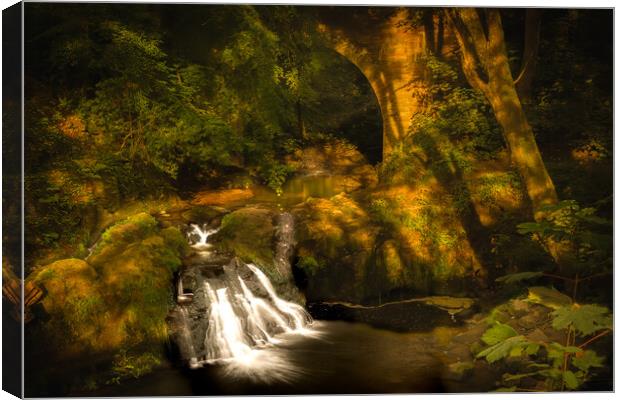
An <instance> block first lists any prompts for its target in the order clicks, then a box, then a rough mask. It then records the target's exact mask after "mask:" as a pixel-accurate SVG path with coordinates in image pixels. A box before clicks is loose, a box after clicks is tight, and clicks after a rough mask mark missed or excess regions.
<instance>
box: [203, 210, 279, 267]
mask: <svg viewBox="0 0 620 400" xmlns="http://www.w3.org/2000/svg"><path fill="white" fill-rule="evenodd" d="M274 216H275V214H274V212H273V211H271V210H268V209H264V208H258V207H244V208H241V209H239V210H236V211H233V212H231V213H229V214H226V216H224V218H222V224H221V226H220V230H219V232H218V233H217V235H214V237H213V243H214V244H215V245H216V246H217V247H219V248H220V249H223V250H226V251H230V252H233V253H234V254H235V255H236V256H237V257H239V258H241V259H242V260H243V261H245V262H249V263H254V264H257V265H260V266H262V267H267V266H269V265H272V264H273V258H274V237H275V236H274V235H275V229H276V227H275V225H274V223H273V219H274Z"/></svg>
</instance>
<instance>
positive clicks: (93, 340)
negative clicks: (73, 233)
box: [32, 213, 188, 367]
mask: <svg viewBox="0 0 620 400" xmlns="http://www.w3.org/2000/svg"><path fill="white" fill-rule="evenodd" d="M187 249H188V245H187V243H186V241H185V238H184V237H183V235H182V233H181V232H180V231H179V230H178V229H176V228H172V227H169V228H165V229H160V228H159V227H158V225H157V222H156V221H155V219H154V218H153V217H151V216H150V215H148V214H144V213H142V214H137V215H134V216H131V217H129V218H127V219H125V220H124V221H121V222H119V223H117V224H116V225H114V226H112V227H111V228H109V229H108V230H107V231H106V232H105V233H104V235H103V238H102V240H101V241H100V243H99V244H98V246H97V249H96V252H95V254H93V256H91V257H90V258H89V259H88V260H87V261H85V260H80V259H65V260H60V261H56V262H54V263H51V264H49V265H46V266H43V267H39V268H37V269H36V270H35V271H34V272H33V277H32V279H33V281H34V282H35V283H37V284H38V285H40V286H41V287H42V288H43V289H44V291H45V297H44V298H43V301H42V304H43V308H44V311H45V313H46V314H47V317H46V318H43V319H41V321H40V322H39V324H41V329H39V330H37V332H39V333H38V334H43V335H45V342H46V343H49V344H50V350H52V352H53V353H54V354H53V355H52V357H55V358H56V359H58V360H70V359H73V358H75V359H80V358H83V357H86V356H88V357H90V356H93V355H98V356H97V357H108V358H109V365H110V367H111V366H112V359H111V358H112V356H113V355H114V354H118V353H119V352H125V351H133V350H132V349H137V348H141V349H144V348H151V349H157V351H159V349H160V348H162V345H163V344H164V343H166V341H167V338H168V332H167V325H166V322H165V318H166V315H167V314H168V310H169V308H170V306H171V304H172V285H171V283H172V277H173V273H174V271H176V270H177V269H178V268H179V267H180V265H181V260H182V257H183V256H184V255H185V254H186V252H187ZM39 340H43V339H39Z"/></svg>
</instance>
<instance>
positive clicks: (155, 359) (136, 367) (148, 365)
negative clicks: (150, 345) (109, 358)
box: [106, 349, 161, 384]
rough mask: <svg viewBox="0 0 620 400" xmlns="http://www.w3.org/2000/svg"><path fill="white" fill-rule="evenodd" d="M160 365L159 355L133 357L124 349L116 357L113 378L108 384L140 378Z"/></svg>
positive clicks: (143, 354)
mask: <svg viewBox="0 0 620 400" xmlns="http://www.w3.org/2000/svg"><path fill="white" fill-rule="evenodd" d="M159 364H161V359H160V357H159V356H158V355H155V354H153V353H149V352H146V353H141V354H139V355H133V354H128V352H127V350H124V349H123V350H121V351H120V352H119V353H118V354H116V355H115V357H114V364H113V366H112V377H111V378H110V379H109V380H108V381H107V382H106V384H120V382H121V381H122V380H124V379H127V378H139V377H140V376H142V375H145V374H148V373H149V372H151V371H152V370H153V368H155V367H157V366H158V365H159Z"/></svg>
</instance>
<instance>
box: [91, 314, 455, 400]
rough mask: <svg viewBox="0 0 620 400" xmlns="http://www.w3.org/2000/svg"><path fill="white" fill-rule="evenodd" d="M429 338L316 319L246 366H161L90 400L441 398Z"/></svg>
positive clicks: (103, 390)
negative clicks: (153, 399)
mask: <svg viewBox="0 0 620 400" xmlns="http://www.w3.org/2000/svg"><path fill="white" fill-rule="evenodd" d="M437 351H440V349H438V348H437V345H436V343H435V340H434V338H433V336H432V335H431V334H429V333H397V332H391V331H387V330H382V329H376V328H372V327H370V326H368V325H364V324H359V323H347V322H340V321H329V322H327V321H316V322H315V325H314V326H313V332H310V333H309V334H308V336H301V335H290V336H288V337H287V336H284V337H282V343H280V344H278V345H277V346H273V347H270V348H267V349H261V350H257V352H256V357H257V358H256V359H255V360H254V361H252V362H251V363H250V364H249V366H247V365H217V366H216V365H210V366H206V367H204V368H200V369H196V370H189V369H181V368H173V367H166V368H161V369H158V370H156V371H154V372H153V373H151V374H149V375H147V376H144V377H142V378H139V379H134V380H128V381H125V382H122V383H121V384H120V385H114V386H108V387H104V388H101V389H99V390H97V391H96V392H93V393H89V394H87V395H92V396H158V395H159V396H172V395H175V396H183V395H219V394H221V395H244V394H255V395H261V394H264V395H270V394H271V395H277V394H343V393H351V394H362V393H429V392H435V393H436V392H444V391H445V389H444V388H443V387H442V385H441V379H440V362H439V360H438V359H437V358H436V354H437Z"/></svg>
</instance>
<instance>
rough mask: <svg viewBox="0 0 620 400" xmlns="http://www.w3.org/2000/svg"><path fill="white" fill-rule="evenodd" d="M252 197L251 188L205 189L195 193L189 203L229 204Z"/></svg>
mask: <svg viewBox="0 0 620 400" xmlns="http://www.w3.org/2000/svg"><path fill="white" fill-rule="evenodd" d="M252 197H254V192H253V191H252V189H223V190H206V191H202V192H199V193H196V194H195V195H194V197H193V198H192V200H191V201H190V203H191V204H192V205H194V206H230V205H231V204H234V203H242V202H244V201H246V200H248V199H251V198H252Z"/></svg>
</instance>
